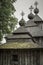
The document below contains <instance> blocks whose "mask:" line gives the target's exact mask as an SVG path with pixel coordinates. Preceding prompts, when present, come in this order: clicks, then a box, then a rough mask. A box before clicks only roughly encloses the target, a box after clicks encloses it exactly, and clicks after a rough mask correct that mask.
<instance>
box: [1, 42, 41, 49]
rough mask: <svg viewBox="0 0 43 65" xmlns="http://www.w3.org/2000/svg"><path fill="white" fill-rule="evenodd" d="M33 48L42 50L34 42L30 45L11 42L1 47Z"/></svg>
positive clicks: (29, 43)
mask: <svg viewBox="0 0 43 65" xmlns="http://www.w3.org/2000/svg"><path fill="white" fill-rule="evenodd" d="M31 48H40V46H39V45H38V44H36V43H33V42H28V43H22V42H20V43H18V42H12V43H11V42H10V43H5V44H2V45H0V49H31Z"/></svg>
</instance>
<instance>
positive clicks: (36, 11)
mask: <svg viewBox="0 0 43 65" xmlns="http://www.w3.org/2000/svg"><path fill="white" fill-rule="evenodd" d="M37 5H38V2H37V1H36V2H35V6H36V8H35V9H34V13H35V14H38V13H39V9H38V8H37Z"/></svg>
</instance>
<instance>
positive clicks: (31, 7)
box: [29, 5, 33, 13]
mask: <svg viewBox="0 0 43 65" xmlns="http://www.w3.org/2000/svg"><path fill="white" fill-rule="evenodd" d="M29 9H30V12H31V13H32V9H33V6H32V5H31V6H30V8H29Z"/></svg>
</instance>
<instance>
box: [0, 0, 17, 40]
mask: <svg viewBox="0 0 43 65" xmlns="http://www.w3.org/2000/svg"><path fill="white" fill-rule="evenodd" d="M15 1H16V0H0V40H1V39H2V37H3V35H4V34H7V33H10V32H11V31H12V30H13V29H14V26H15V24H16V22H17V19H16V18H15V17H14V16H13V15H14V12H15V11H16V10H15V8H14V6H13V3H14V2H15Z"/></svg>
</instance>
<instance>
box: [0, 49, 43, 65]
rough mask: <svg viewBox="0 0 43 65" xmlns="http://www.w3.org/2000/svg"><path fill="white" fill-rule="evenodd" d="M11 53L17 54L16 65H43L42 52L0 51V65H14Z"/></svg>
mask: <svg viewBox="0 0 43 65" xmlns="http://www.w3.org/2000/svg"><path fill="white" fill-rule="evenodd" d="M12 52H13V53H14V54H15V53H16V52H17V54H18V65H43V51H40V50H15V51H14V50H10V51H9V50H8V51H6V50H4V51H3V50H1V51H0V65H14V64H13V63H12V58H11V57H12V55H13V53H12Z"/></svg>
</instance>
